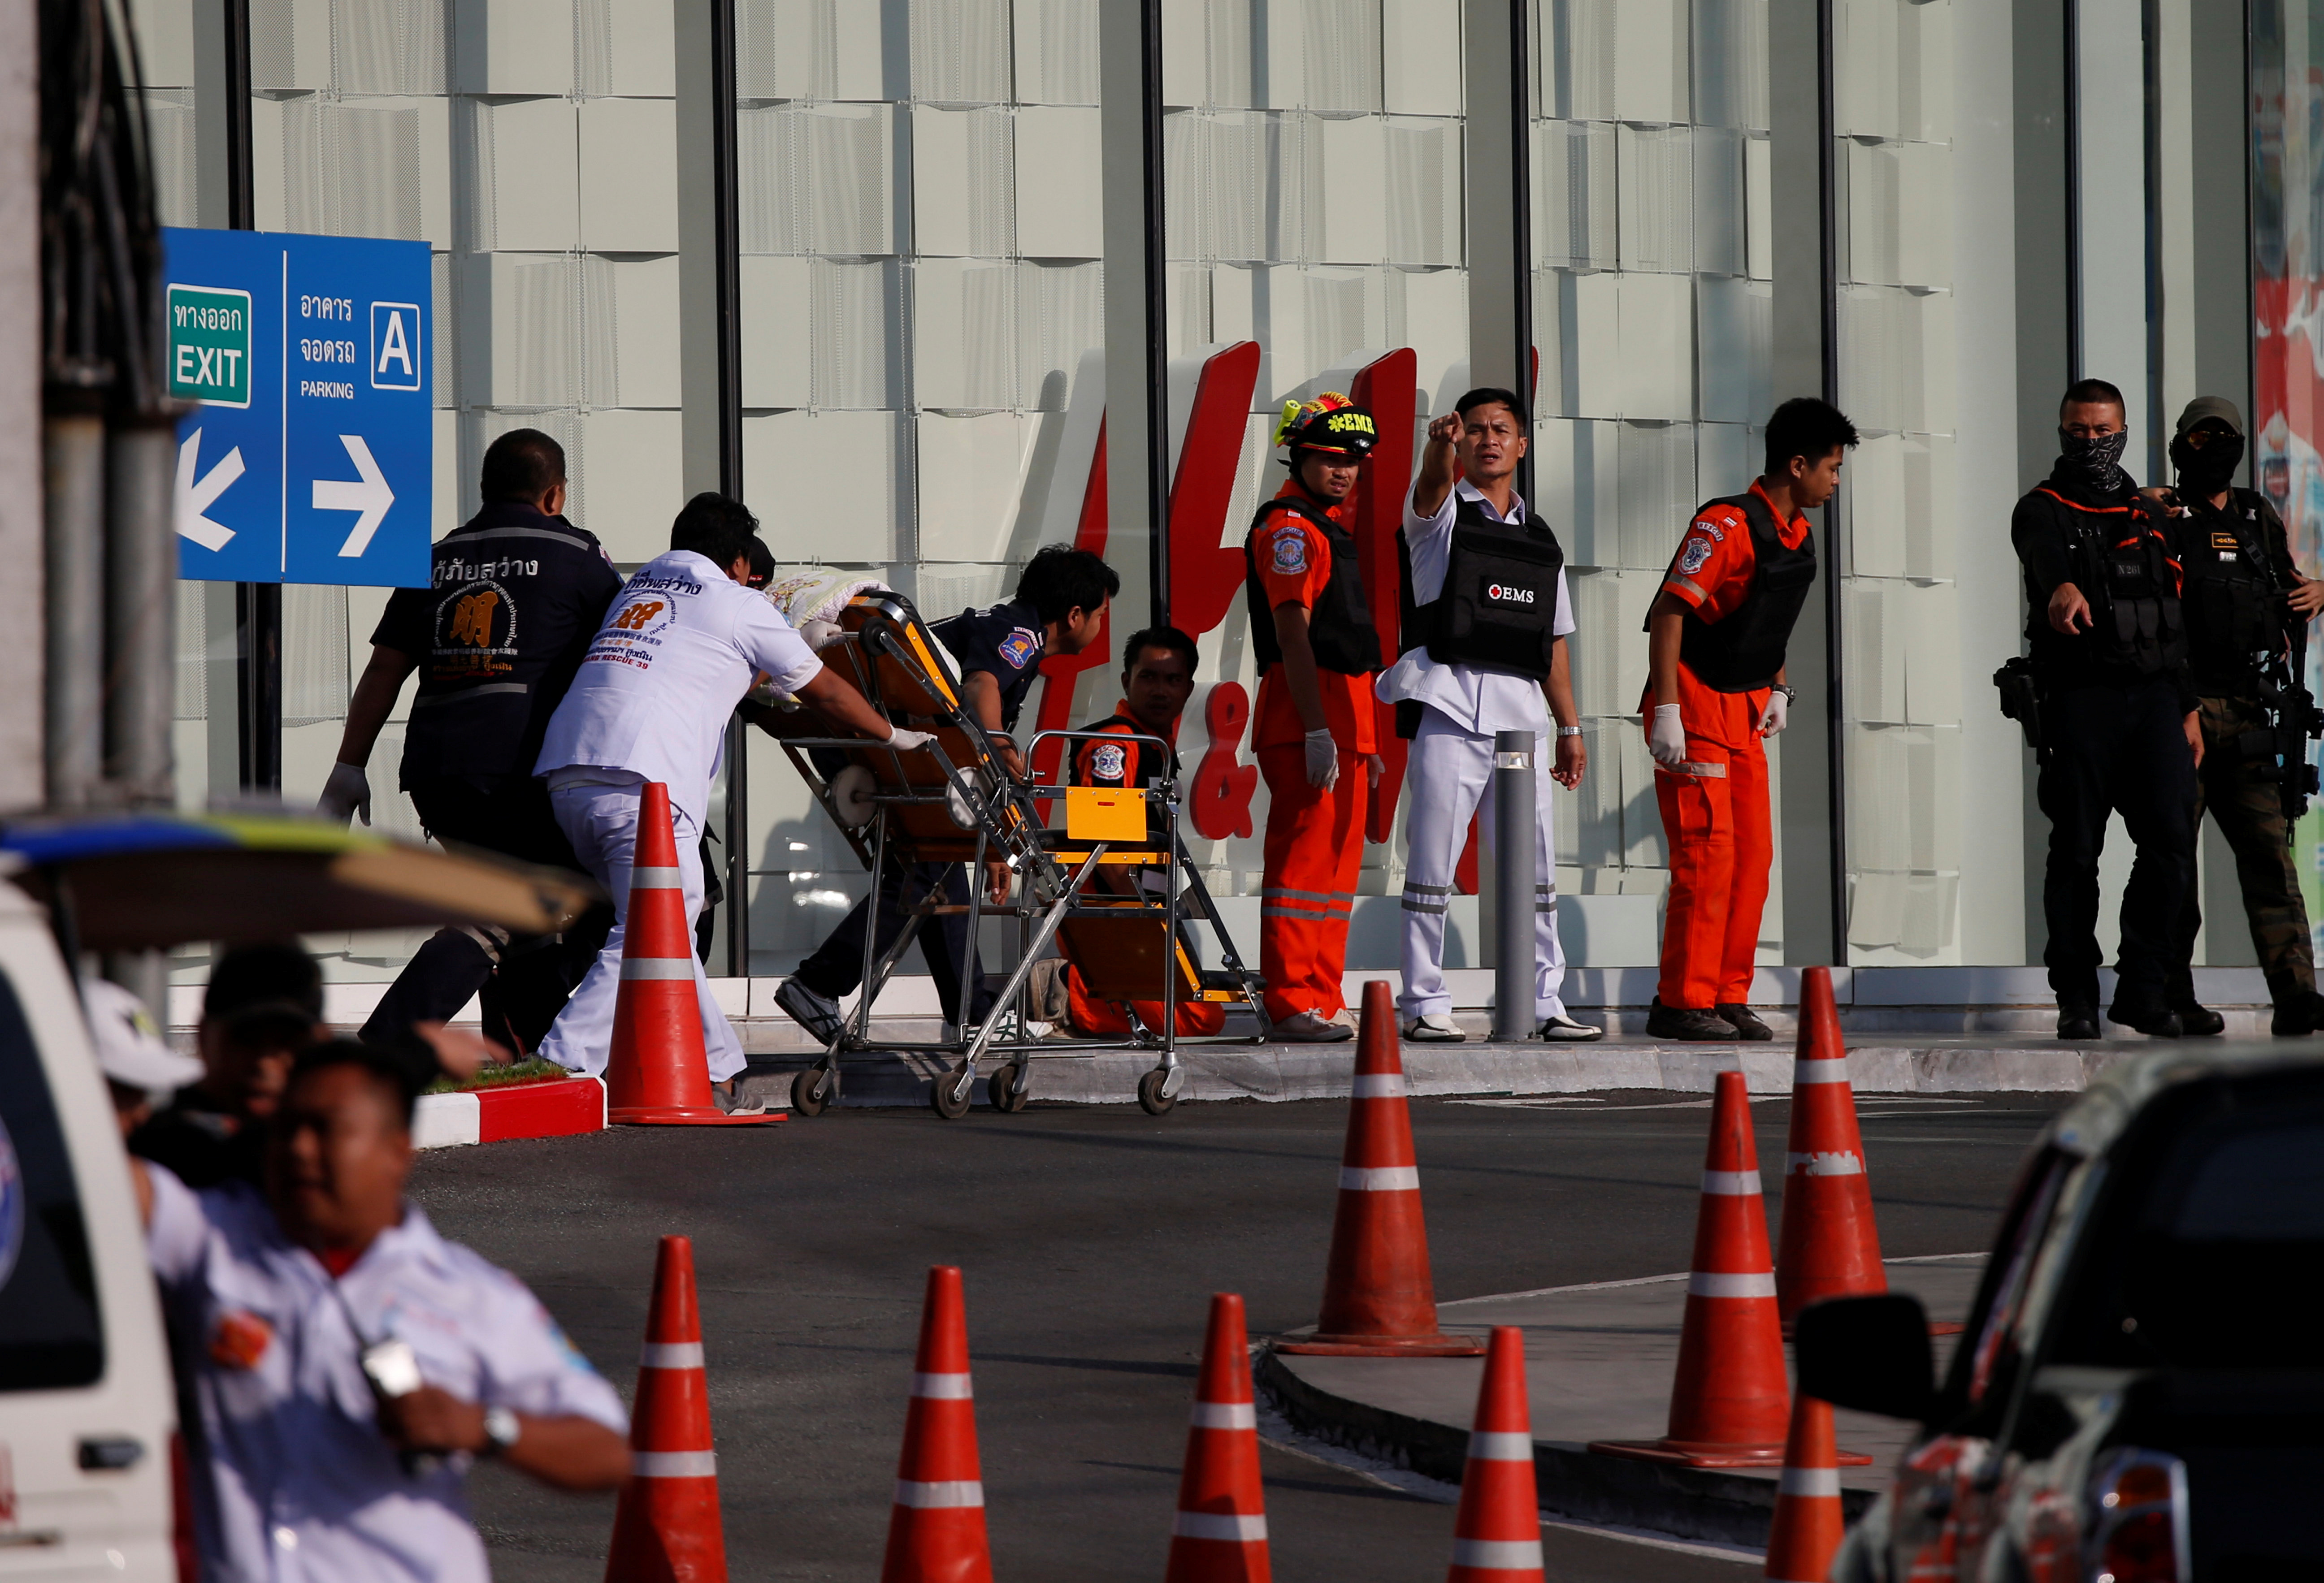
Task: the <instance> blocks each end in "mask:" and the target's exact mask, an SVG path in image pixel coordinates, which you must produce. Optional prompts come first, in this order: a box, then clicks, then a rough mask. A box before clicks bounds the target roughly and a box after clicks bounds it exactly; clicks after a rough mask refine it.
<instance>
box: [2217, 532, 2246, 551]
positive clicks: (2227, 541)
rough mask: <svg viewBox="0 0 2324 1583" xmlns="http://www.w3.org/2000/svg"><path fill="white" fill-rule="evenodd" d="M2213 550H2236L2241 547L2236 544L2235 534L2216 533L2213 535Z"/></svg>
mask: <svg viewBox="0 0 2324 1583" xmlns="http://www.w3.org/2000/svg"><path fill="white" fill-rule="evenodd" d="M2211 548H2213V549H2236V548H2240V547H2239V546H2237V544H2236V536H2235V535H2234V534H2232V533H2214V534H2212V535H2211Z"/></svg>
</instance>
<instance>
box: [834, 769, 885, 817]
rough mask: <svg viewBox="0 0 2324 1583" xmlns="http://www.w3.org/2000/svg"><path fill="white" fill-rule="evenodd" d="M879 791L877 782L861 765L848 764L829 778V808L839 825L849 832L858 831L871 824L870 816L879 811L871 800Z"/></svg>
mask: <svg viewBox="0 0 2324 1583" xmlns="http://www.w3.org/2000/svg"><path fill="white" fill-rule="evenodd" d="M879 789H880V783H879V781H878V780H877V779H876V778H874V777H873V776H872V774H871V771H870V770H869V769H866V768H864V767H863V766H862V765H861V764H850V765H847V766H846V767H844V768H842V769H841V770H840V772H839V773H838V774H836V775H835V776H833V777H832V778H831V807H832V811H833V812H834V813H835V814H837V815H839V823H840V824H842V825H844V826H845V827H846V828H847V829H849V830H860V829H862V827H863V826H864V825H866V824H870V823H871V815H874V814H876V813H878V812H879V811H880V809H879V806H878V805H877V804H875V803H873V802H872V800H871V798H872V796H873V794H874V793H876V792H877V791H878V790H879Z"/></svg>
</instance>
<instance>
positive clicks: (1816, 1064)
mask: <svg viewBox="0 0 2324 1583" xmlns="http://www.w3.org/2000/svg"><path fill="white" fill-rule="evenodd" d="M1792 1081H1793V1082H1794V1083H1795V1084H1796V1083H1803V1082H1846V1081H1848V1060H1847V1057H1845V1056H1841V1057H1839V1058H1837V1059H1833V1060H1822V1061H1794V1062H1793V1063H1792Z"/></svg>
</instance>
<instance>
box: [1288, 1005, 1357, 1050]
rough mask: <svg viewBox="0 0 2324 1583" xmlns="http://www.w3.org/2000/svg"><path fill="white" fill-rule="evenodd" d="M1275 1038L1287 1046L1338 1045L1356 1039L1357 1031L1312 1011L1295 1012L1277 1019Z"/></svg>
mask: <svg viewBox="0 0 2324 1583" xmlns="http://www.w3.org/2000/svg"><path fill="white" fill-rule="evenodd" d="M1274 1036H1275V1037H1276V1038H1277V1039H1278V1040H1280V1041H1281V1042H1283V1043H1284V1044H1286V1045H1336V1044H1339V1043H1340V1042H1341V1041H1342V1040H1343V1039H1352V1038H1354V1037H1355V1036H1356V1030H1355V1029H1353V1028H1351V1027H1350V1026H1348V1025H1347V1024H1345V1023H1342V1022H1333V1020H1332V1019H1331V1018H1329V1017H1318V1016H1317V1015H1316V1014H1315V1013H1314V1012H1312V1011H1295V1012H1293V1013H1292V1014H1291V1015H1290V1016H1289V1017H1277V1018H1276V1019H1275V1034H1274Z"/></svg>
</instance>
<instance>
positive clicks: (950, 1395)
mask: <svg viewBox="0 0 2324 1583" xmlns="http://www.w3.org/2000/svg"><path fill="white" fill-rule="evenodd" d="M912 1394H914V1395H915V1396H926V1397H927V1398H929V1399H930V1400H931V1401H936V1402H966V1401H969V1400H970V1399H972V1398H973V1397H974V1396H975V1394H976V1386H975V1382H974V1381H973V1379H972V1378H971V1377H970V1376H967V1375H964V1374H916V1375H914V1376H912Z"/></svg>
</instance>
